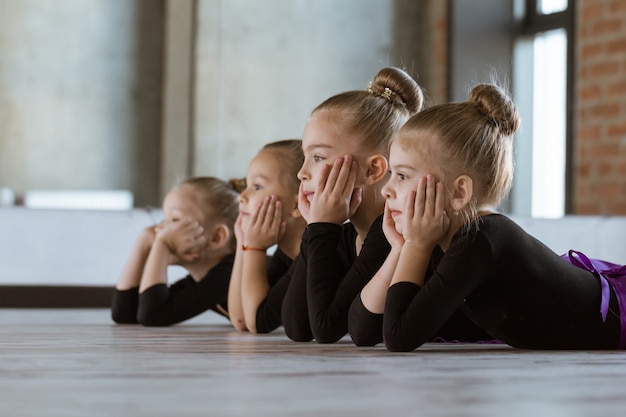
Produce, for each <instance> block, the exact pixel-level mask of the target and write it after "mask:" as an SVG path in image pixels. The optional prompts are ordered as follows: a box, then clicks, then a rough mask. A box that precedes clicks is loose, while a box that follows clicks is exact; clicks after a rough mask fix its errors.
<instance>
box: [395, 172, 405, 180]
mask: <svg viewBox="0 0 626 417" xmlns="http://www.w3.org/2000/svg"><path fill="white" fill-rule="evenodd" d="M396 175H397V176H398V179H399V180H400V181H404V180H406V179H407V178H408V177H407V176H406V175H404V174H400V173H397V174H396Z"/></svg>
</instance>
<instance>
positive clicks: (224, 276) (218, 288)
mask: <svg viewBox="0 0 626 417" xmlns="http://www.w3.org/2000/svg"><path fill="white" fill-rule="evenodd" d="M233 260H234V256H232V255H229V256H227V257H225V258H224V259H223V260H222V261H221V262H220V263H219V264H217V265H216V266H215V267H213V268H211V269H210V270H209V272H207V274H206V276H205V277H204V278H202V280H200V281H198V282H196V281H195V280H194V279H193V278H192V277H191V276H187V277H185V278H183V279H181V280H179V281H177V282H175V283H174V284H172V285H171V286H169V287H168V286H167V285H166V284H158V285H154V286H152V287H150V288H148V289H147V290H146V291H144V292H143V293H141V294H139V306H138V310H137V320H138V321H139V323H141V324H143V325H145V326H169V325H172V324H176V323H180V322H182V321H185V320H188V319H190V318H192V317H195V316H197V315H199V314H201V313H203V312H205V311H207V310H209V309H211V310H214V311H216V312H218V313H220V314H221V312H220V310H219V309H218V308H217V306H221V307H222V308H223V309H224V310H227V309H228V306H227V299H228V284H229V282H230V274H231V272H232V268H233Z"/></svg>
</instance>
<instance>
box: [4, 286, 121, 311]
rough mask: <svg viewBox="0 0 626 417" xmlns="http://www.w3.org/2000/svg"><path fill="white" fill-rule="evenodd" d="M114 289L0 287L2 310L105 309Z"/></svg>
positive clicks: (88, 287)
mask: <svg viewBox="0 0 626 417" xmlns="http://www.w3.org/2000/svg"><path fill="white" fill-rule="evenodd" d="M112 294H113V287H91V286H84V287H83V286H66V285H50V286H48V285H0V308H103V307H106V308H108V307H110V306H111V296H112Z"/></svg>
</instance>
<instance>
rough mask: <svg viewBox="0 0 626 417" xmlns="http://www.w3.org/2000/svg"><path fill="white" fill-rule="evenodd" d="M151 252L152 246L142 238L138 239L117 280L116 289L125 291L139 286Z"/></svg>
mask: <svg viewBox="0 0 626 417" xmlns="http://www.w3.org/2000/svg"><path fill="white" fill-rule="evenodd" d="M149 253H150V246H146V245H145V244H144V243H143V241H142V240H141V238H139V239H137V242H136V243H135V245H134V246H133V248H132V250H131V252H130V255H129V256H128V260H127V261H126V264H125V265H124V269H122V273H121V274H120V276H119V278H118V280H117V284H116V285H115V288H116V289H118V290H121V291H123V290H129V289H131V288H137V287H139V283H140V282H141V276H142V275H143V270H144V266H145V264H146V260H147V259H148V254H149Z"/></svg>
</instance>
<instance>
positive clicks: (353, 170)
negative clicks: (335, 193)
mask: <svg viewBox="0 0 626 417" xmlns="http://www.w3.org/2000/svg"><path fill="white" fill-rule="evenodd" d="M348 167H349V168H348V177H347V179H346V182H345V185H344V190H343V192H344V194H346V193H348V194H349V193H352V192H353V190H354V186H355V184H356V177H357V175H358V173H359V164H358V163H357V161H354V160H350V162H349V165H348Z"/></svg>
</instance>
